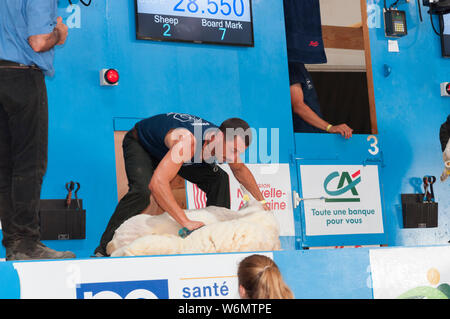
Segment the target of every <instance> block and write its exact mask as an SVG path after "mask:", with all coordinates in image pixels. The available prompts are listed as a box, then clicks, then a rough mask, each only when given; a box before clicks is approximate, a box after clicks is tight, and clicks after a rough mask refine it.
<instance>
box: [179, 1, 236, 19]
mask: <svg viewBox="0 0 450 319" xmlns="http://www.w3.org/2000/svg"><path fill="white" fill-rule="evenodd" d="M177 1H178V0H177ZM205 1H206V2H207V7H206V8H200V6H199V4H198V3H197V2H204V1H200V0H179V1H178V2H177V4H176V5H175V6H174V7H173V11H180V12H186V10H187V11H189V12H192V13H196V12H198V11H199V10H201V11H202V13H205V10H207V11H208V13H209V14H217V13H219V12H220V13H222V14H223V15H225V16H228V15H230V14H231V13H234V14H235V15H236V16H237V17H242V16H243V15H244V12H245V6H244V0H205Z"/></svg>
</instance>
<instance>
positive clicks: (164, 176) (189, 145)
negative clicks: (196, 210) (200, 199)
mask: <svg viewBox="0 0 450 319" xmlns="http://www.w3.org/2000/svg"><path fill="white" fill-rule="evenodd" d="M169 134H170V133H169ZM189 134H190V135H191V136H190V135H189ZM166 144H169V145H168V146H169V151H168V152H167V154H166V155H165V156H164V157H163V159H162V160H161V162H160V163H159V164H158V166H157V167H156V170H155V172H154V174H153V176H152V179H151V180H150V184H149V189H150V192H151V193H152V194H153V197H154V198H155V200H156V202H157V203H158V205H159V206H160V207H161V208H162V209H163V210H164V211H166V212H167V213H169V214H170V216H172V217H173V219H175V221H176V222H178V223H179V224H180V225H181V226H182V227H186V228H187V229H189V230H194V229H197V228H199V227H201V226H203V225H204V224H203V223H202V222H197V221H192V220H190V219H189V218H187V216H186V214H185V212H184V210H183V209H182V208H181V207H180V206H179V205H178V203H177V202H176V200H175V196H174V195H173V192H172V189H171V188H170V181H171V180H173V179H174V178H175V176H176V175H177V173H178V171H179V170H180V168H181V166H182V165H183V163H184V162H186V161H189V160H190V159H191V158H192V156H193V154H194V150H195V139H194V137H193V136H192V134H191V133H190V132H189V131H186V132H182V134H177V135H176V138H173V136H172V137H170V138H169V142H166Z"/></svg>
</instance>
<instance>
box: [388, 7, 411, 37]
mask: <svg viewBox="0 0 450 319" xmlns="http://www.w3.org/2000/svg"><path fill="white" fill-rule="evenodd" d="M384 24H385V35H386V37H392V38H400V37H403V36H405V35H407V34H408V28H407V26H406V12H405V11H401V10H393V9H389V10H386V11H384Z"/></svg>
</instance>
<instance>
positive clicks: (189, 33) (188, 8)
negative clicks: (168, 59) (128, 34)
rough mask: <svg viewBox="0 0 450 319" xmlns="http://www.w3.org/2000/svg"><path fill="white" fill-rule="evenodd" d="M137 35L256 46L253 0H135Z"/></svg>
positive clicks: (140, 37) (139, 36) (143, 37)
mask: <svg viewBox="0 0 450 319" xmlns="http://www.w3.org/2000/svg"><path fill="white" fill-rule="evenodd" d="M135 4H136V37H137V39H145V40H156V41H182V42H196V43H213V44H226V45H241V46H253V45H254V40H253V21H252V7H251V0H135Z"/></svg>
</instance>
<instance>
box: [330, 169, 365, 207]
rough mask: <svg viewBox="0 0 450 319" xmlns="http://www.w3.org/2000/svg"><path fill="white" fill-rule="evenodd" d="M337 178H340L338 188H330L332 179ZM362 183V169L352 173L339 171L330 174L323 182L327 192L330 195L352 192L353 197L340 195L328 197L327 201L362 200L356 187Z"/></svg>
mask: <svg viewBox="0 0 450 319" xmlns="http://www.w3.org/2000/svg"><path fill="white" fill-rule="evenodd" d="M336 178H339V181H338V185H337V187H336V189H335V190H334V189H333V190H330V189H329V184H330V183H331V181H333V180H335V179H336ZM359 183H361V171H360V170H359V171H357V172H355V173H353V174H352V175H350V173H349V172H342V173H341V174H339V173H338V172H333V173H331V174H330V175H328V176H327V178H325V181H324V183H323V188H324V190H325V192H326V193H327V194H328V195H330V196H340V195H343V194H346V193H348V192H350V193H351V194H352V195H353V197H347V198H343V197H339V198H327V199H326V200H325V201H326V202H360V201H361V199H360V198H359V197H356V196H358V195H359V194H358V191H357V189H356V186H357V185H358V184H359Z"/></svg>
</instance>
